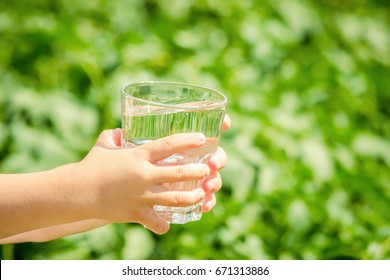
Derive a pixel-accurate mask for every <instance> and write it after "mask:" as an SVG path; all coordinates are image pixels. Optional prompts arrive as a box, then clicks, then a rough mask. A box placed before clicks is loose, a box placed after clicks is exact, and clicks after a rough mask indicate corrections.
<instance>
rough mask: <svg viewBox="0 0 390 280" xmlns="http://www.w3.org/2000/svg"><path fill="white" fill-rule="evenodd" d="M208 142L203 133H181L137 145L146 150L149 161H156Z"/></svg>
mask: <svg viewBox="0 0 390 280" xmlns="http://www.w3.org/2000/svg"><path fill="white" fill-rule="evenodd" d="M204 143H206V137H205V136H204V135H203V134H202V133H179V134H174V135H170V136H167V137H164V138H160V139H157V140H154V141H152V142H149V143H147V144H144V145H142V146H139V147H137V149H141V150H143V151H145V152H146V154H147V158H148V160H149V161H152V162H156V161H158V160H161V159H165V158H167V157H169V156H171V155H174V154H180V153H183V152H185V151H187V150H189V149H194V148H199V147H200V146H202V145H203V144H204Z"/></svg>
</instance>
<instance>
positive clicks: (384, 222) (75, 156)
mask: <svg viewBox="0 0 390 280" xmlns="http://www.w3.org/2000/svg"><path fill="white" fill-rule="evenodd" d="M389 12H390V7H389V2H388V1H386V0H361V1H349V0H345V1H339V0H318V1H308V0H306V1H305V0H303V1H301V0H300V1H298V0H274V1H271V0H269V1H255V0H229V1H224V0H208V1H206V0H199V1H194V0H185V1H182V0H160V1H152V0H149V1H147V0H145V1H144V0H126V1H104V0H101V1H95V0H91V1H66V0H55V1H52V0H34V1H30V0H26V1H22V0H14V1H1V2H0V172H3V173H5V172H13V173H21V172H30V171H37V170H43V169H48V168H52V167H55V166H58V165H61V164H65V163H68V162H72V161H78V160H80V159H81V158H83V156H85V154H86V153H87V152H88V150H89V149H90V147H91V146H92V145H93V143H94V141H95V139H96V137H97V136H98V134H99V132H100V131H101V130H103V129H107V128H113V127H118V126H119V125H120V94H119V89H120V87H121V86H122V85H123V84H125V83H128V82H135V81H142V80H164V81H180V82H187V83H191V84H199V85H202V86H209V87H212V88H215V89H218V90H220V91H222V92H224V93H225V94H226V95H227V96H228V98H229V107H228V113H229V115H230V116H231V118H232V120H233V126H232V128H231V129H230V130H229V131H227V132H225V133H224V135H223V138H222V140H221V145H222V146H223V147H224V148H225V150H226V151H227V153H228V155H229V159H230V161H229V165H228V166H227V167H226V168H225V169H224V170H223V172H222V177H223V182H224V187H223V189H222V190H221V191H220V192H219V193H218V195H217V198H218V204H217V206H216V207H215V209H214V210H213V211H212V212H211V213H209V214H206V215H204V217H203V218H202V220H201V221H199V222H194V223H189V224H186V225H174V226H172V229H171V231H170V232H169V233H168V234H166V235H163V236H158V235H154V234H153V233H151V232H149V231H147V230H145V229H144V228H143V227H142V226H139V225H134V224H116V225H110V226H107V227H104V228H101V229H98V230H95V231H92V232H88V233H83V234H77V235H74V236H70V237H67V238H63V239H59V240H55V241H52V242H46V243H24V244H17V245H4V246H1V247H0V256H1V259H390V122H389V115H390V72H389V70H390V13H389Z"/></svg>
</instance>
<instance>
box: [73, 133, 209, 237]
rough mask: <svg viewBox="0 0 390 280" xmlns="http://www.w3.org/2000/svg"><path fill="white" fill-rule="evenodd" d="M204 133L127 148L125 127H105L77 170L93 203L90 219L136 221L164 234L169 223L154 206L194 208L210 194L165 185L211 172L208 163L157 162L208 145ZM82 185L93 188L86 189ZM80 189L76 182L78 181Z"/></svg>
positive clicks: (181, 135)
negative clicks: (122, 129)
mask: <svg viewBox="0 0 390 280" xmlns="http://www.w3.org/2000/svg"><path fill="white" fill-rule="evenodd" d="M205 140H206V139H205V137H204V136H203V134H199V133H191V134H176V135H172V136H168V137H165V138H162V139H158V140H155V141H153V142H150V143H147V144H144V145H142V146H138V147H132V148H122V145H121V142H120V141H121V131H120V129H116V130H106V131H103V132H102V133H101V135H100V136H99V139H98V140H97V143H96V145H95V146H94V147H93V148H92V150H91V151H90V152H89V154H88V155H87V156H86V158H85V159H84V160H83V161H81V162H80V163H79V165H78V168H75V169H74V170H75V171H74V172H75V175H76V177H75V178H79V180H78V181H77V182H76V184H79V186H80V188H79V189H81V190H83V191H84V194H83V195H82V197H84V199H87V200H88V202H87V203H89V205H90V206H92V212H91V218H97V219H102V220H108V221H111V222H136V223H140V224H143V225H144V226H145V227H147V228H149V229H150V230H152V231H154V232H156V233H159V234H162V233H166V232H167V231H168V230H169V224H168V223H167V222H166V221H164V219H163V218H161V217H159V215H158V214H157V213H156V212H155V211H154V209H153V206H154V205H166V206H174V207H180V206H189V205H192V204H195V203H198V202H200V201H201V200H202V199H203V198H204V197H205V191H204V190H203V189H202V188H199V189H195V190H191V191H181V190H175V189H172V187H170V188H168V187H165V186H164V184H163V183H172V182H178V181H193V180H202V179H204V178H205V177H207V176H208V175H209V174H210V168H209V167H208V166H207V165H206V164H201V163H197V164H185V165H169V166H167V165H158V164H156V162H157V161H159V160H162V159H165V158H167V157H169V156H171V155H173V154H180V153H183V152H185V151H187V150H189V149H194V148H199V147H200V146H202V145H203V144H204V143H205ZM83 186H89V187H87V188H85V187H83ZM76 187H77V185H76Z"/></svg>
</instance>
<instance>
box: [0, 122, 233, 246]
mask: <svg viewBox="0 0 390 280" xmlns="http://www.w3.org/2000/svg"><path fill="white" fill-rule="evenodd" d="M230 124H231V121H230V118H229V117H228V116H226V117H225V120H224V123H223V130H226V129H228V128H229V127H230ZM121 139H122V138H121V130H120V129H115V130H105V131H103V132H102V133H101V134H100V136H99V138H98V140H97V142H96V144H95V145H94V147H93V148H92V149H91V151H90V152H89V153H88V155H87V156H86V157H85V158H84V159H83V160H82V161H80V162H77V163H71V164H68V165H64V166H60V167H58V168H55V169H52V170H47V171H42V172H36V173H29V174H0V183H1V184H0V229H1V230H0V243H17V242H26V241H33V242H43V241H49V240H52V239H56V238H60V237H64V236H67V235H70V234H74V233H78V232H83V231H87V230H91V229H94V228H97V227H101V226H104V225H107V224H109V223H114V222H126V223H128V222H131V223H139V224H142V225H144V226H145V227H146V228H148V229H150V230H151V231H153V232H155V233H157V234H164V233H166V232H167V231H168V230H169V227H170V225H169V223H167V222H166V221H165V220H163V219H162V218H161V217H159V216H158V215H157V214H156V213H155V212H154V210H153V206H154V205H156V204H158V205H167V206H188V205H192V204H194V203H197V202H200V201H201V200H203V211H204V212H209V211H210V210H211V209H212V208H213V207H214V206H215V204H216V198H215V192H217V191H218V190H219V189H220V188H221V186H222V181H221V177H220V175H219V173H218V171H219V170H220V169H221V168H223V167H224V166H225V165H226V163H227V156H226V153H225V152H224V150H223V149H222V148H220V147H219V148H218V150H217V152H216V153H215V155H214V156H213V157H212V158H211V159H210V160H209V162H208V164H207V165H206V164H186V165H169V166H162V165H157V164H156V162H157V161H158V160H161V159H164V158H166V157H168V156H170V155H172V154H177V153H182V152H185V151H187V150H189V149H194V148H199V147H201V146H202V145H203V144H204V143H205V137H204V135H202V134H199V133H190V134H176V135H172V136H169V137H166V138H162V139H159V140H156V141H153V142H151V143H148V144H145V145H142V146H138V147H131V148H125V149H124V148H122V143H121ZM129 167H130V168H129ZM206 177H207V179H206V180H204V182H203V185H202V188H200V189H196V190H192V191H179V190H175V189H173V188H172V187H167V185H168V186H169V184H166V183H172V182H178V181H192V180H200V179H204V178H206ZM129 182H130V183H129Z"/></svg>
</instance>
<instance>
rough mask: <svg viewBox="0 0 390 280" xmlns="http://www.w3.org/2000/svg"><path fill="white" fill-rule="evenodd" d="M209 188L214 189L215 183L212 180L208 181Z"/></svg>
mask: <svg viewBox="0 0 390 280" xmlns="http://www.w3.org/2000/svg"><path fill="white" fill-rule="evenodd" d="M206 186H207V189H209V190H213V189H214V183H213V182H212V181H208V182H207V183H206Z"/></svg>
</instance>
